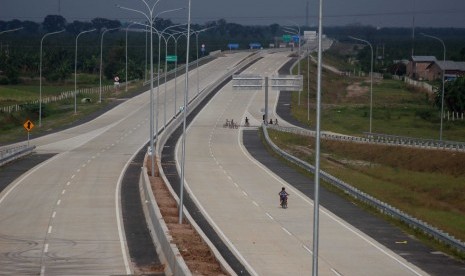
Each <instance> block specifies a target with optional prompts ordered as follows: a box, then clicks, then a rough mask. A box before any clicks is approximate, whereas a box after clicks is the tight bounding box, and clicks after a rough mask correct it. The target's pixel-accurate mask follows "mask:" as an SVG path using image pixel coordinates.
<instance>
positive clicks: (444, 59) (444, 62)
mask: <svg viewBox="0 0 465 276" xmlns="http://www.w3.org/2000/svg"><path fill="white" fill-rule="evenodd" d="M421 35H423V36H426V37H429V38H432V39H436V40H438V41H439V42H441V44H442V47H443V49H444V56H443V65H442V66H443V68H442V94H441V126H440V128H439V141H442V121H443V118H444V86H445V75H446V44H444V41H443V40H442V39H440V38H439V37H436V36H432V35H427V34H424V33H422V34H421Z"/></svg>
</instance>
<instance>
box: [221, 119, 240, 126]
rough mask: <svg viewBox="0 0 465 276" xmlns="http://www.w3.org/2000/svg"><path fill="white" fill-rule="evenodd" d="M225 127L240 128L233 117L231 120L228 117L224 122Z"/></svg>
mask: <svg viewBox="0 0 465 276" xmlns="http://www.w3.org/2000/svg"><path fill="white" fill-rule="evenodd" d="M223 127H229V128H238V125H237V124H236V123H235V122H234V119H231V121H230V120H228V119H226V122H225V123H224V125H223Z"/></svg>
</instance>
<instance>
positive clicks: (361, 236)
mask: <svg viewBox="0 0 465 276" xmlns="http://www.w3.org/2000/svg"><path fill="white" fill-rule="evenodd" d="M238 140H239V145H240V148H241V150H242V152H243V153H244V155H245V156H247V158H248V159H249V160H250V161H252V162H253V163H254V164H256V165H257V166H258V167H259V168H262V170H263V171H264V172H266V173H267V174H268V175H270V176H271V177H272V178H274V179H275V180H276V181H278V182H279V183H281V184H282V185H283V186H286V187H287V188H289V190H291V191H292V192H293V193H294V194H296V195H297V196H298V197H300V198H301V199H302V200H303V201H305V202H307V203H308V204H309V205H311V206H313V201H311V200H310V199H308V198H306V196H304V195H302V194H300V193H298V192H297V191H296V190H295V189H294V187H293V186H291V185H289V184H288V183H287V182H285V181H284V180H282V179H281V178H279V177H278V176H276V175H275V174H274V173H273V172H271V171H270V170H269V169H268V168H266V167H265V166H263V165H262V164H261V163H259V162H258V161H257V160H255V159H254V158H253V157H252V156H251V155H250V154H249V153H248V152H247V151H246V150H245V148H244V145H243V144H242V143H241V142H240V135H238ZM320 212H321V213H322V214H325V215H326V216H328V217H329V218H330V219H332V220H334V221H335V222H336V223H338V224H339V225H341V226H342V227H344V228H346V229H347V230H349V231H350V232H352V233H353V234H355V235H356V236H357V237H359V238H360V239H362V240H363V241H365V242H367V243H368V244H370V245H371V246H373V247H374V248H376V249H377V250H379V251H380V252H382V253H383V254H385V255H386V256H388V257H390V258H391V259H393V260H394V261H396V262H397V263H398V264H400V265H401V266H403V267H405V268H406V269H408V270H410V271H411V272H413V273H414V274H415V275H418V276H420V275H421V274H420V273H418V272H417V271H415V269H414V268H411V267H410V266H409V265H408V264H405V263H403V262H402V260H399V259H398V258H396V256H395V255H392V254H391V253H389V252H388V251H386V250H384V249H383V248H381V247H380V246H379V245H378V244H379V243H377V242H376V243H375V242H372V241H370V240H369V239H368V238H367V237H365V236H364V235H362V234H360V233H358V232H357V231H356V230H354V229H352V228H351V227H350V226H349V225H346V224H345V223H344V221H341V220H339V219H337V218H336V217H335V216H333V215H331V214H330V213H329V212H328V211H326V210H324V209H320Z"/></svg>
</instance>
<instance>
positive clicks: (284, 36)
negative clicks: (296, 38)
mask: <svg viewBox="0 0 465 276" xmlns="http://www.w3.org/2000/svg"><path fill="white" fill-rule="evenodd" d="M291 40H292V36H291V35H283V42H286V43H288V42H291Z"/></svg>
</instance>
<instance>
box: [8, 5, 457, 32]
mask: <svg viewBox="0 0 465 276" xmlns="http://www.w3.org/2000/svg"><path fill="white" fill-rule="evenodd" d="M145 1H147V2H148V3H149V5H151V6H152V5H153V4H154V3H155V0H145ZM191 1H192V2H191V7H192V8H191V18H192V22H193V23H200V24H203V23H205V22H207V21H213V20H218V19H220V18H224V19H225V20H226V21H227V22H234V23H239V24H242V25H269V24H272V23H278V24H280V25H300V26H303V25H306V23H307V20H308V25H310V26H316V25H317V23H318V7H319V6H318V5H319V0H227V1H226V0H191ZM307 3H308V17H307V16H306V10H307V9H306V6H307ZM116 4H118V5H121V6H125V7H128V8H132V9H138V10H141V11H143V12H145V13H147V11H148V9H147V7H146V6H145V5H144V4H143V1H142V0H0V20H3V21H8V20H12V19H19V20H22V21H24V20H31V21H35V22H42V21H43V19H44V17H45V16H46V15H49V14H60V15H62V16H63V17H65V18H66V20H67V21H68V22H72V21H74V20H79V21H90V20H92V19H93V18H96V17H103V18H107V19H118V20H121V21H132V20H137V19H141V18H142V15H140V14H138V13H136V12H130V11H125V10H122V9H120V8H118V7H116ZM187 5H188V0H160V1H159V2H158V4H157V5H156V8H155V12H154V13H155V14H158V13H159V12H161V11H164V10H168V9H173V8H179V7H186V10H183V11H178V12H173V13H166V14H164V15H162V16H161V17H163V18H165V19H166V18H170V19H172V20H173V21H174V22H177V23H183V22H186V21H187ZM323 17H324V19H323V26H344V25H348V24H363V25H372V26H374V27H412V25H413V22H415V23H414V25H415V26H418V27H458V28H465V0H324V1H323ZM307 18H308V19H307Z"/></svg>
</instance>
